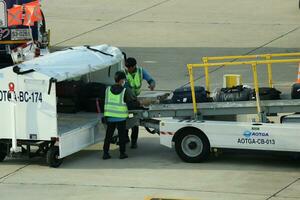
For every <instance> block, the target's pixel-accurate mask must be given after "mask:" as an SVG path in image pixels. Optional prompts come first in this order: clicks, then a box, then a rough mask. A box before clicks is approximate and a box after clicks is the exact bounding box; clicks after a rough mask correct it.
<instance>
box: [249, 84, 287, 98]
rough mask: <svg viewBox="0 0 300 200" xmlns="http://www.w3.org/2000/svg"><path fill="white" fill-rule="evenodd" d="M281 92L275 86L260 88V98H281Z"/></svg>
mask: <svg viewBox="0 0 300 200" xmlns="http://www.w3.org/2000/svg"><path fill="white" fill-rule="evenodd" d="M254 91H255V90H254ZM280 94H281V92H280V91H279V90H277V89H275V88H270V87H261V88H259V98H260V100H277V99H280ZM253 99H256V96H255V92H253Z"/></svg>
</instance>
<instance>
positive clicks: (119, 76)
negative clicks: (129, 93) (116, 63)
mask: <svg viewBox="0 0 300 200" xmlns="http://www.w3.org/2000/svg"><path fill="white" fill-rule="evenodd" d="M122 79H126V75H125V72H123V71H117V72H116V73H115V81H116V82H119V81H120V80H122Z"/></svg>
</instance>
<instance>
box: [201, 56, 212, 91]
mask: <svg viewBox="0 0 300 200" xmlns="http://www.w3.org/2000/svg"><path fill="white" fill-rule="evenodd" d="M202 61H203V63H204V64H208V59H207V57H203V58H202ZM204 73H205V87H206V90H207V91H208V92H210V82H209V70H208V65H205V67H204ZM208 94H209V93H208Z"/></svg>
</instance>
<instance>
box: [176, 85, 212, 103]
mask: <svg viewBox="0 0 300 200" xmlns="http://www.w3.org/2000/svg"><path fill="white" fill-rule="evenodd" d="M207 94H208V92H207V91H206V90H205V88H204V87H201V86H196V87H195V95H196V102H197V103H200V102H209V101H210V98H208V96H207ZM171 101H172V103H192V102H193V101H192V92H191V87H181V88H177V89H175V90H174V92H173V96H172V99H171Z"/></svg>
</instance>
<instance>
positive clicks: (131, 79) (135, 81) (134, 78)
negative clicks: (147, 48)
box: [126, 67, 143, 96]
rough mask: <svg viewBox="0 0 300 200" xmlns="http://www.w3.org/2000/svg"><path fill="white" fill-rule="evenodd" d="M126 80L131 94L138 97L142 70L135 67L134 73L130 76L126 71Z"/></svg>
mask: <svg viewBox="0 0 300 200" xmlns="http://www.w3.org/2000/svg"><path fill="white" fill-rule="evenodd" d="M126 78H127V80H128V83H129V86H130V88H131V89H132V91H133V93H134V94H135V95H136V96H138V95H139V94H140V93H141V88H142V81H143V68H141V67H137V70H136V73H134V74H130V73H129V72H128V71H126Z"/></svg>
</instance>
